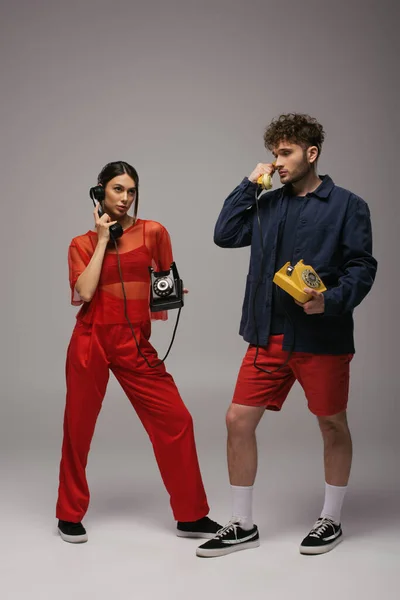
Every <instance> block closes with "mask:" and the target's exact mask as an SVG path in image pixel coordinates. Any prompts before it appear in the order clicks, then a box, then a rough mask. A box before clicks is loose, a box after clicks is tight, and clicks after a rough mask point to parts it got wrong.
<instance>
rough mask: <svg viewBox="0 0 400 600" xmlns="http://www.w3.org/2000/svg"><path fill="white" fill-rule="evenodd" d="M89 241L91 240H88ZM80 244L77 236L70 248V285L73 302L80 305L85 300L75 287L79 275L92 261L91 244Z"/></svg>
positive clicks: (74, 304)
mask: <svg viewBox="0 0 400 600" xmlns="http://www.w3.org/2000/svg"><path fill="white" fill-rule="evenodd" d="M88 242H89V240H88ZM85 246H87V244H80V243H79V242H78V241H77V240H76V239H75V238H74V239H73V240H72V242H71V244H70V246H69V249H68V267H69V285H70V288H71V304H72V305H73V306H80V305H81V304H83V300H82V299H81V297H80V296H79V294H78V292H77V291H76V289H75V285H76V282H77V280H78V277H79V275H80V274H81V273H82V272H83V271H84V270H85V269H86V267H87V266H88V264H89V262H90V258H91V254H92V252H93V249H92V252H91V251H90V250H91V245H90V246H87V247H85Z"/></svg>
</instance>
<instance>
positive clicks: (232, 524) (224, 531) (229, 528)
mask: <svg viewBox="0 0 400 600" xmlns="http://www.w3.org/2000/svg"><path fill="white" fill-rule="evenodd" d="M238 527H239V521H234V520H233V519H232V520H231V521H229V523H228V524H227V525H225V527H222V529H220V530H219V531H217V534H216V536H215V537H216V538H223V537H224V536H225V535H227V534H228V533H231V532H232V531H233V532H234V534H235V538H236V539H237V528H238Z"/></svg>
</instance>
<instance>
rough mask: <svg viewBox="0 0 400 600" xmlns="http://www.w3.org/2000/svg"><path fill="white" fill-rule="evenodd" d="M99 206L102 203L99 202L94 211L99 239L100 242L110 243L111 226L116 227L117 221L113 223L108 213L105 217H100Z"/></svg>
mask: <svg viewBox="0 0 400 600" xmlns="http://www.w3.org/2000/svg"><path fill="white" fill-rule="evenodd" d="M99 206H100V203H99V202H98V203H97V204H96V207H95V209H94V211H93V215H94V222H95V225H96V230H97V239H98V240H99V241H100V240H103V241H105V242H108V241H109V239H110V227H111V225H114V223H116V222H117V221H111V219H110V217H109V215H108V214H107V213H104V215H102V216H101V217H99Z"/></svg>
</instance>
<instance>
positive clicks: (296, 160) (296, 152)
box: [272, 141, 314, 184]
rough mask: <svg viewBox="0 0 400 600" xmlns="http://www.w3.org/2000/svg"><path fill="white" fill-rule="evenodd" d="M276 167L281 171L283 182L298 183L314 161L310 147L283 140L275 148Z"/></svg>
mask: <svg viewBox="0 0 400 600" xmlns="http://www.w3.org/2000/svg"><path fill="white" fill-rule="evenodd" d="M272 154H273V155H274V156H275V159H276V160H275V168H276V170H277V171H278V172H279V176H280V178H281V183H284V184H287V183H296V182H297V181H300V180H301V179H303V177H305V176H306V175H307V174H308V173H309V171H310V169H311V166H312V164H313V162H314V160H313V157H312V155H311V153H310V148H307V150H305V149H304V148H303V146H300V145H299V144H294V143H292V142H287V141H282V142H279V144H278V146H276V147H275V148H274V149H273V152H272Z"/></svg>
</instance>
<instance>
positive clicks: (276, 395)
mask: <svg viewBox="0 0 400 600" xmlns="http://www.w3.org/2000/svg"><path fill="white" fill-rule="evenodd" d="M282 342H283V335H273V336H271V337H270V340H269V343H268V346H264V347H260V348H259V351H258V357H257V365H258V366H260V367H262V368H263V369H269V370H274V369H277V368H278V367H279V366H280V365H281V364H282V363H284V362H285V360H286V359H287V357H288V354H289V353H288V352H287V351H286V350H282ZM255 353H256V346H253V345H250V346H249V348H248V350H247V353H246V355H245V357H244V359H243V362H242V366H241V368H240V371H239V375H238V380H237V383H236V388H235V393H234V395H233V403H234V404H244V405H246V406H257V407H262V406H264V407H265V408H266V409H268V410H281V408H282V405H283V403H284V402H285V400H286V397H287V395H288V393H289V391H290V389H291V387H292V385H293V384H294V382H295V381H296V379H297V381H298V382H299V383H300V385H301V387H302V388H303V390H304V393H305V395H306V398H307V402H308V408H309V409H310V411H311V412H312V413H314V415H317V416H320V417H328V416H331V415H336V414H338V413H340V412H342V411H343V410H346V408H347V401H348V395H349V379H350V361H351V359H352V358H353V355H352V354H339V355H334V354H311V353H308V352H293V353H292V356H291V358H290V360H289V362H288V363H287V364H286V365H285V366H284V367H282V369H280V370H279V371H278V372H276V373H271V374H269V373H264V372H263V371H259V370H258V369H257V368H256V367H255V366H254V357H255Z"/></svg>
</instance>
